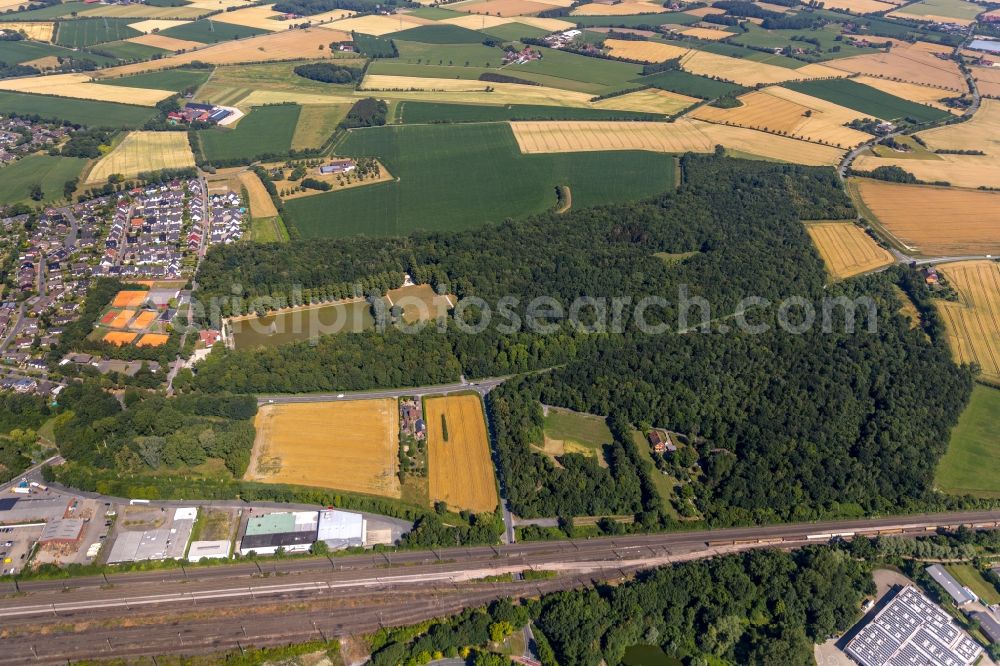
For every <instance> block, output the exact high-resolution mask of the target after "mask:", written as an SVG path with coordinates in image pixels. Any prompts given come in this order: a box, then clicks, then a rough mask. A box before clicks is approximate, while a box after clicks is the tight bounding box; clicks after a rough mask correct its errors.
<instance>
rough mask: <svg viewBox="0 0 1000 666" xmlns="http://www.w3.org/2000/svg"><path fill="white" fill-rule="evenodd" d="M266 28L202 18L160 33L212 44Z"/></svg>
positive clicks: (249, 35) (255, 32)
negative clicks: (259, 28)
mask: <svg viewBox="0 0 1000 666" xmlns="http://www.w3.org/2000/svg"><path fill="white" fill-rule="evenodd" d="M266 32H267V30H258V29H257V28H249V27H247V26H244V25H233V24H232V23H220V22H219V21H210V20H206V19H202V20H201V21H194V22H192V23H187V24H185V25H179V26H177V27H174V28H167V29H166V30H161V31H160V34H161V35H166V36H167V37H174V38H175V39H189V40H191V41H192V42H201V43H202V44H214V43H215V42H228V41H230V40H232V39H243V38H244V37H253V36H254V35H263V34H264V33H266Z"/></svg>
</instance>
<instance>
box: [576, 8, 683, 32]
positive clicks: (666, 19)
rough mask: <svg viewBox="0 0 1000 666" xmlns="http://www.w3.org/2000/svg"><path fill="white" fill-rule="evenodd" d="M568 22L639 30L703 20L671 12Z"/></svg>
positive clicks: (585, 17)
mask: <svg viewBox="0 0 1000 666" xmlns="http://www.w3.org/2000/svg"><path fill="white" fill-rule="evenodd" d="M567 20H570V21H572V22H573V23H576V24H577V25H578V26H583V27H584V28H593V27H611V28H638V27H639V26H644V25H648V26H657V25H666V24H671V25H691V24H692V23H697V22H698V21H700V20H701V19H699V18H698V17H697V16H692V15H690V14H684V13H682V12H669V13H666V14H638V15H636V16H569V17H567Z"/></svg>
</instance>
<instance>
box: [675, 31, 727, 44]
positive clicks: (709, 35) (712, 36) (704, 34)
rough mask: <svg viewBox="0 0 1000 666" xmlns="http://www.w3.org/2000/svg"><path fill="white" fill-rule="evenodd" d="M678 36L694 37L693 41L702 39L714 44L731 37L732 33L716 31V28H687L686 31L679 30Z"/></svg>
mask: <svg viewBox="0 0 1000 666" xmlns="http://www.w3.org/2000/svg"><path fill="white" fill-rule="evenodd" d="M680 34H682V35H684V36H685V37H694V38H695V39H704V40H706V41H710V42H715V41H718V40H720V39H726V38H727V37H732V36H733V33H731V32H726V31H725V30H718V29H716V28H688V29H687V30H681V33H680Z"/></svg>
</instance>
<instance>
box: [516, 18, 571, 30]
mask: <svg viewBox="0 0 1000 666" xmlns="http://www.w3.org/2000/svg"><path fill="white" fill-rule="evenodd" d="M514 22H515V23H520V24H522V25H530V26H531V27H533V28H541V29H542V30H548V31H549V32H559V31H560V30H572V29H573V28H575V27H576V24H575V23H572V22H570V21H563V20H562V19H556V18H541V17H539V16H515V17H514Z"/></svg>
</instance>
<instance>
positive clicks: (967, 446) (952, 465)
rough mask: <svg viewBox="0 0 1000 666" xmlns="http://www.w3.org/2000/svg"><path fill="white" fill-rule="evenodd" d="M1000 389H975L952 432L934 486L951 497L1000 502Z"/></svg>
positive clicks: (984, 387) (978, 387)
mask: <svg viewBox="0 0 1000 666" xmlns="http://www.w3.org/2000/svg"><path fill="white" fill-rule="evenodd" d="M997 414H1000V389H995V388H991V387H988V386H982V385H978V384H977V385H976V386H975V387H973V389H972V399H971V400H969V404H968V406H967V407H966V408H965V411H964V412H962V416H961V417H960V418H959V419H958V424H957V425H956V426H955V427H954V428H953V429H952V431H951V439H950V440H949V442H948V451H947V452H946V453H945V454H944V456H943V457H942V458H941V461H940V462H939V463H938V466H937V473H936V474H935V476H934V485H935V486H936V487H937V488H938V490H940V491H941V492H944V493H948V494H949V495H973V496H975V497H988V498H994V499H995V498H1000V475H997V474H996V473H995V472H996V469H997V466H998V465H1000V439H998V438H997V436H996V415H997Z"/></svg>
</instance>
